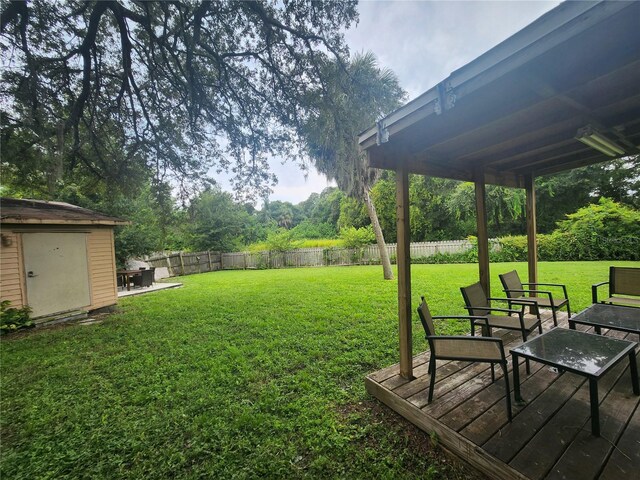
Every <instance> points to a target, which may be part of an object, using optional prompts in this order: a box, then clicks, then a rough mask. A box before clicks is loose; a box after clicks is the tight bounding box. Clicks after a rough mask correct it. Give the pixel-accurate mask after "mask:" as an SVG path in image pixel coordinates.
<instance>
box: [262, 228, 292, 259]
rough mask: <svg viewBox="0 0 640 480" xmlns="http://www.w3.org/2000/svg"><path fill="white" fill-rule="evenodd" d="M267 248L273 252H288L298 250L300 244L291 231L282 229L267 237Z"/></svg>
mask: <svg viewBox="0 0 640 480" xmlns="http://www.w3.org/2000/svg"><path fill="white" fill-rule="evenodd" d="M265 243H266V246H267V249H268V250H271V251H272V252H280V253H282V252H288V251H289V250H294V249H296V248H298V244H299V242H298V241H297V240H296V239H295V238H294V235H293V232H292V231H291V230H285V229H280V230H276V231H275V232H270V233H269V235H267V240H266V242H265Z"/></svg>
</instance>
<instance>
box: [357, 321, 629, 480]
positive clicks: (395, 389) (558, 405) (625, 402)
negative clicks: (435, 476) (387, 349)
mask: <svg viewBox="0 0 640 480" xmlns="http://www.w3.org/2000/svg"><path fill="white" fill-rule="evenodd" d="M558 323H559V326H562V327H565V328H566V327H567V318H566V314H562V315H560V316H559V319H558ZM552 326H553V322H552V321H551V318H550V315H547V316H546V317H545V320H544V322H543V327H544V330H545V331H546V330H549V329H550V328H552ZM578 329H579V330H587V331H588V330H590V329H588V328H586V327H584V326H580V327H578ZM605 334H606V335H608V336H612V337H616V338H627V339H628V340H631V341H635V340H637V336H635V335H627V334H625V333H622V332H616V331H608V332H606V331H605ZM494 335H500V336H501V337H502V338H503V342H504V345H505V351H506V353H507V358H508V360H509V362H508V363H509V365H508V375H509V377H510V378H509V380H510V388H511V389H512V392H511V393H513V382H512V372H511V369H512V365H511V361H510V355H509V354H508V351H509V349H510V348H513V347H514V346H516V345H519V344H520V343H522V338H521V337H520V336H519V335H517V333H515V332H505V331H502V332H501V331H499V330H496V331H495V332H494ZM428 362H429V352H428V351H427V352H422V353H421V354H419V355H417V356H416V357H414V376H415V379H413V380H411V381H409V380H406V379H404V378H402V377H401V376H400V375H399V367H398V365H392V366H390V367H387V368H385V369H382V370H379V371H378V372H374V373H372V374H371V375H369V376H368V377H367V379H366V381H365V384H366V387H367V390H368V391H369V392H370V393H371V394H372V395H374V396H376V397H377V398H378V399H380V400H381V401H382V402H384V403H386V404H387V405H388V406H390V407H391V408H392V409H393V410H395V411H397V412H398V413H400V414H401V415H403V416H404V417H405V418H407V419H408V420H410V421H411V422H413V423H414V424H416V425H417V426H418V427H420V428H421V429H423V430H424V431H426V432H428V433H432V432H433V433H435V434H436V435H437V436H438V437H439V439H440V442H441V443H442V445H443V446H444V447H445V448H447V449H449V450H450V451H452V452H453V453H455V454H457V455H459V456H460V457H462V458H463V459H464V460H465V461H467V462H469V463H470V464H472V465H474V466H476V467H477V468H478V469H479V470H480V471H482V472H484V473H485V474H487V475H489V476H490V477H492V478H521V479H531V480H534V479H535V480H538V479H545V480H550V479H560V478H569V479H571V478H579V479H580V480H588V479H598V478H599V479H610V478H621V476H622V477H623V478H624V476H625V475H626V476H628V475H631V474H632V472H637V471H638V470H639V469H640V448H638V445H639V444H640V443H639V442H640V396H636V395H634V394H633V392H632V388H631V378H630V371H629V365H628V363H627V362H625V361H623V362H621V363H620V364H618V365H617V366H616V367H615V368H614V369H612V370H611V371H610V372H609V373H607V375H605V376H604V377H603V378H602V379H600V381H599V382H598V390H599V400H600V425H601V437H594V436H593V435H591V418H590V413H591V412H590V407H589V385H588V381H587V380H586V379H585V378H584V377H582V376H579V375H574V374H571V373H566V374H559V373H557V372H555V371H553V370H552V369H550V368H549V367H548V366H546V365H542V364H539V363H536V362H531V373H530V374H526V371H525V365H524V362H522V363H521V364H520V365H519V370H520V378H521V391H522V395H523V397H524V398H525V399H526V400H527V404H526V405H525V406H517V405H513V407H512V408H513V414H514V420H513V422H512V423H509V422H508V420H507V413H506V402H505V397H504V394H505V389H504V378H503V373H502V369H501V368H499V367H497V368H496V371H495V373H496V381H495V382H493V383H492V382H491V370H490V368H489V366H488V364H481V363H471V364H470V363H466V362H457V361H446V362H445V361H442V362H440V361H438V364H437V369H436V384H435V388H434V398H433V402H432V403H430V404H429V403H428V402H427V400H428V394H429V379H430V378H429V377H430V376H429V374H428Z"/></svg>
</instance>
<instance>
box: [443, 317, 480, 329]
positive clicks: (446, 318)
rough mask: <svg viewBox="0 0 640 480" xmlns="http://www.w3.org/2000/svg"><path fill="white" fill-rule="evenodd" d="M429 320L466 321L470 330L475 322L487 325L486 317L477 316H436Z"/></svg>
mask: <svg viewBox="0 0 640 480" xmlns="http://www.w3.org/2000/svg"><path fill="white" fill-rule="evenodd" d="M431 318H432V319H433V320H467V321H469V322H471V328H473V327H474V326H475V322H483V323H484V324H485V325H487V326H488V325H489V322H488V321H487V317H483V316H479V315H438V316H435V317H431Z"/></svg>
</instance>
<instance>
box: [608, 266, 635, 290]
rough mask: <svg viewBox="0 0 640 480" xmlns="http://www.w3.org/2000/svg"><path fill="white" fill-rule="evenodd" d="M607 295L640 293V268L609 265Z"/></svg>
mask: <svg viewBox="0 0 640 480" xmlns="http://www.w3.org/2000/svg"><path fill="white" fill-rule="evenodd" d="M609 289H610V294H609V296H610V297H611V296H613V295H615V294H620V295H640V268H634V267H610V268H609Z"/></svg>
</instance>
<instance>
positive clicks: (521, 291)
mask: <svg viewBox="0 0 640 480" xmlns="http://www.w3.org/2000/svg"><path fill="white" fill-rule="evenodd" d="M504 292H506V293H509V292H518V293H529V294H531V293H543V294H545V295H548V296H549V302H551V306H552V307H555V304H554V303H553V295H552V294H551V292H550V291H548V290H515V289H509V290H504ZM565 298H566V297H565ZM516 300H517V301H520V300H521V298H517V299H516Z"/></svg>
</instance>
